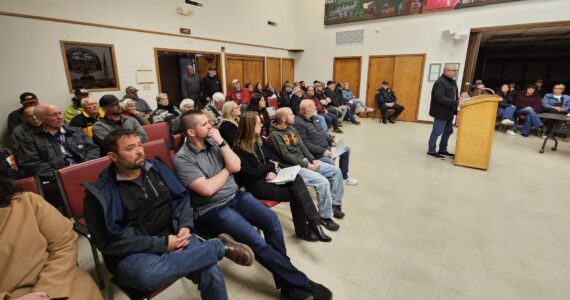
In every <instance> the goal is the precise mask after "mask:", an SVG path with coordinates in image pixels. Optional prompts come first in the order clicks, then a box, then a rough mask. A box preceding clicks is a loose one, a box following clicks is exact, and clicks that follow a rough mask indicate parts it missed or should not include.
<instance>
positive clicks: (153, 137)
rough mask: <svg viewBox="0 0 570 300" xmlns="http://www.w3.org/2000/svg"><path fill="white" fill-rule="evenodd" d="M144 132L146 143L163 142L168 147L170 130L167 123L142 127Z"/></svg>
mask: <svg viewBox="0 0 570 300" xmlns="http://www.w3.org/2000/svg"><path fill="white" fill-rule="evenodd" d="M142 128H143V129H144V132H146V135H147V137H148V140H147V142H152V141H157V140H165V141H166V143H167V145H170V129H169V128H168V123H166V122H160V123H154V124H148V125H144V126H142Z"/></svg>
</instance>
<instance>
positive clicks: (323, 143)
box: [293, 115, 333, 159]
mask: <svg viewBox="0 0 570 300" xmlns="http://www.w3.org/2000/svg"><path fill="white" fill-rule="evenodd" d="M319 122H320V121H319V118H316V117H311V119H309V120H307V119H305V118H304V117H303V116H301V115H299V116H296V117H295V124H293V126H294V127H295V129H297V131H298V132H299V136H300V137H301V140H302V141H303V143H304V144H305V146H306V147H307V149H309V151H310V152H311V154H313V156H315V158H317V159H319V158H321V157H323V153H325V150H327V147H329V146H330V145H331V144H332V142H333V140H332V139H331V136H330V135H329V134H327V133H325V132H324V131H323V127H322V126H321V125H320V124H319Z"/></svg>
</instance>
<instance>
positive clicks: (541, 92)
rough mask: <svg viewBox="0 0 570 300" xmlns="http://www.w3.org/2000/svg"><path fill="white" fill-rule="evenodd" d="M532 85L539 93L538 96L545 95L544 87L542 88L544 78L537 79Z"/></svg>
mask: <svg viewBox="0 0 570 300" xmlns="http://www.w3.org/2000/svg"><path fill="white" fill-rule="evenodd" d="M534 85H536V93H537V94H539V95H540V97H544V95H546V89H544V80H542V79H537V80H536V81H535V82H534Z"/></svg>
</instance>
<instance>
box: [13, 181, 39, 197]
mask: <svg viewBox="0 0 570 300" xmlns="http://www.w3.org/2000/svg"><path fill="white" fill-rule="evenodd" d="M39 182H40V181H39V179H38V178H36V177H34V176H32V177H27V178H23V179H18V180H15V181H14V184H15V185H16V186H17V187H19V188H20V189H22V191H24V192H32V193H36V194H38V195H40V196H42V198H43V197H44V193H43V191H42V188H41V186H40V185H39Z"/></svg>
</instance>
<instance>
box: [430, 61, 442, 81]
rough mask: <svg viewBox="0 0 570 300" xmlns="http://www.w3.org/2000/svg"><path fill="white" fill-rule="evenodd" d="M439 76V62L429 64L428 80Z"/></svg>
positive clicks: (433, 79) (434, 79)
mask: <svg viewBox="0 0 570 300" xmlns="http://www.w3.org/2000/svg"><path fill="white" fill-rule="evenodd" d="M439 76H441V64H439V63H438V64H429V74H428V81H436V80H437V79H438V78H439Z"/></svg>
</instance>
